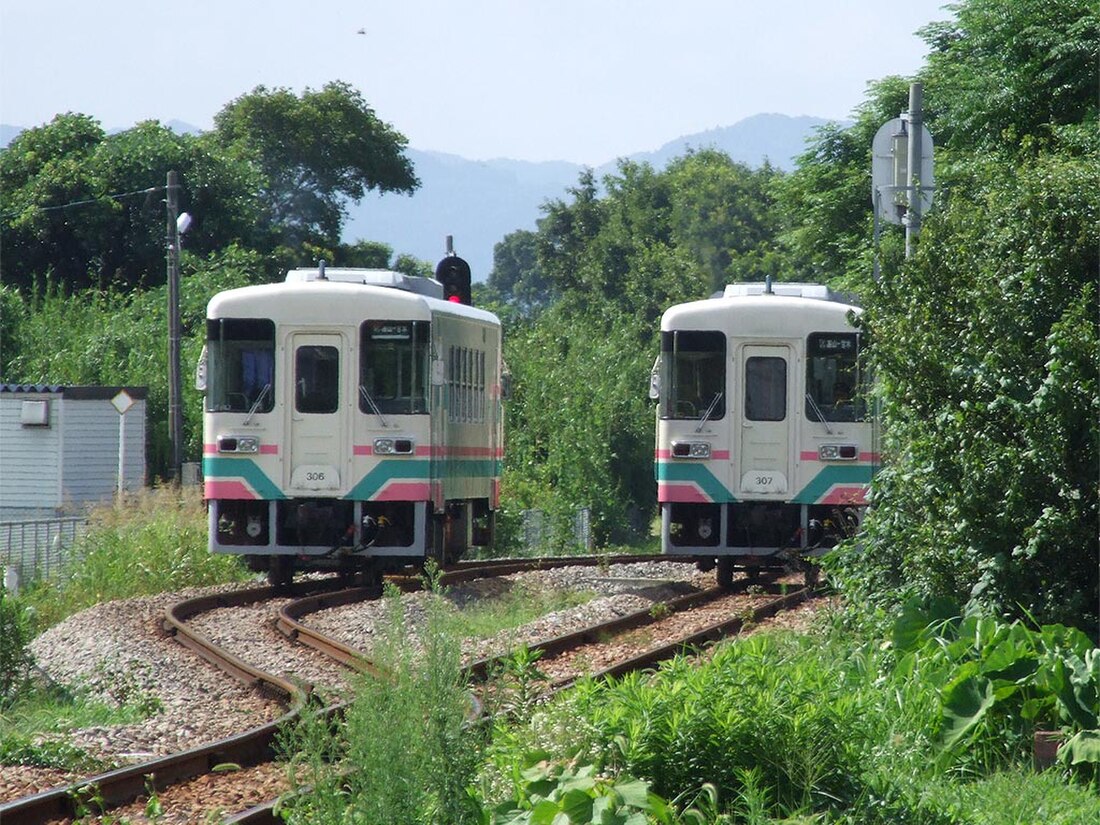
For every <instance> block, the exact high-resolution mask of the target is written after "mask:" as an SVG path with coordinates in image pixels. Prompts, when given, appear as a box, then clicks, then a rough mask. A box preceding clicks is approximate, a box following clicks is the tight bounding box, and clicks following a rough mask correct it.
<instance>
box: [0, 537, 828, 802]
mask: <svg viewBox="0 0 1100 825" xmlns="http://www.w3.org/2000/svg"><path fill="white" fill-rule="evenodd" d="M644 559H645V560H652V559H653V557H644ZM639 560H642V559H640V558H639V557H636V556H621V557H614V558H612V559H609V558H608V557H589V558H578V559H536V560H526V561H514V560H510V561H497V562H491V563H488V564H485V563H465V564H462V565H458V566H456V567H454V568H452V569H449V570H448V571H446V572H445V573H444V576H443V579H442V581H443V583H445V584H448V585H453V584H456V583H459V582H463V581H470V580H472V579H476V578H481V577H486V576H490V575H506V574H507V573H513V572H520V571H522V570H531V569H540V568H547V567H551V566H565V565H568V566H573V565H582V564H583V565H589V566H592V565H603V564H611V563H627V562H637V561H639ZM404 585H405V586H406V587H411V586H412V584H411V583H410V582H408V581H406V582H405V583H404ZM338 587H339V584H338V582H335V581H333V582H324V583H321V584H318V585H313V586H311V587H310V589H309V591H308V592H305V593H304V595H302V596H301V597H300V598H297V599H295V600H293V601H289V602H287V603H286V604H284V605H283V606H282V607H281V609H280V610H279V616H278V619H277V626H278V629H279V630H280V631H281V632H282V633H283V634H284V635H286V636H287V637H288V638H291V639H294V640H296V641H298V642H299V643H302V644H304V645H308V646H310V647H312V648H315V649H317V650H320V651H321V652H323V653H324V654H325V655H326V656H328V657H330V658H332V659H335V660H336V661H338V662H341V663H343V664H345V665H347V666H349V667H353V668H355V669H357V670H370V669H371V668H372V664H371V663H370V661H369V659H368V658H367V657H366V656H365V655H364V654H363V653H362V652H360V651H358V650H355V649H354V648H352V647H350V646H348V645H346V644H343V643H341V642H338V641H336V640H334V639H331V638H329V637H327V636H326V635H325V634H323V633H320V632H319V631H316V630H315V629H313V628H310V627H309V625H308V624H306V623H304V622H303V621H302V618H303V617H305V616H307V615H308V614H310V613H313V612H316V611H318V610H323V609H328V608H332V607H338V606H340V605H348V604H354V603H357V602H360V601H362V600H364V599H369V598H374V597H376V596H377V595H378V590H377V588H374V589H371V588H351V589H344V590H338V589H337V588H338ZM281 595H285V594H282V593H279V592H278V591H276V590H274V589H273V588H270V587H262V588H252V589H249V590H242V591H237V592H235V593H230V594H220V595H215V596H205V597H201V598H198V599H192V600H188V601H186V602H181V603H180V604H177V605H175V606H174V607H173V608H172V609H171V610H170V611H168V614H167V615H166V617H165V627H166V628H167V629H168V630H169V632H171V633H173V634H174V636H175V638H176V640H177V641H179V642H180V643H182V644H183V645H185V646H186V647H188V648H190V649H191V650H193V651H194V652H195V653H196V654H198V655H199V656H201V657H202V658H203V659H205V660H207V661H209V662H211V663H212V664H214V665H215V666H216V667H218V668H220V669H221V670H223V671H224V672H226V673H227V674H229V675H231V676H232V677H233V678H235V679H237V680H239V681H241V682H243V683H245V684H248V685H250V686H251V687H252V688H253V689H255V690H258V691H261V692H262V693H264V694H265V695H269V696H274V697H276V698H277V699H279V700H280V701H281V702H282V704H283V705H284V706H285V707H286V709H287V711H286V713H285V714H284V715H283V716H282V717H281V718H279V719H277V720H275V721H274V722H272V723H269V724H267V725H264V726H261V727H258V728H255V729H253V730H250V731H246V732H244V733H241V734H239V735H237V736H233V737H229V738H227V739H224V740H220V741H218V742H215V743H212V744H210V745H207V746H204V747H201V748H195V749H193V750H191V751H187V752H184V753H179V754H174V755H172V756H167V757H163V758H161V759H156V760H153V761H151V762H145V763H142V764H140V765H135V766H131V767H128V768H124V769H120V770H117V771H110V772H107V773H104V774H100V775H99V776H95V777H89V778H88V779H86V780H84V781H82V782H80V783H75V784H73V785H69V786H66V787H63V788H56V789H53V790H50V791H46V792H44V793H40V794H36V795H34V796H31V797H25V798H23V799H20V800H15V801H14V802H11V803H6V804H3V805H0V820H2V821H3V822H5V823H6V822H9V821H10V822H27V823H40V822H41V823H49V822H58V821H63V820H65V819H68V818H72V817H73V816H74V815H75V814H76V813H77V811H78V807H77V801H76V800H79V799H80V798H81V794H82V793H83V792H81V791H80V790H78V789H79V788H82V787H84V788H86V787H88V786H94V787H95V789H96V790H95V796H96V799H97V800H98V801H99V804H100V805H101V806H103V807H104V808H114V807H115V806H118V805H122V804H125V803H127V802H130V801H132V800H134V799H135V798H137V797H138V796H140V795H141V794H145V793H148V792H149V791H150V790H151V789H152V790H155V791H156V792H158V793H160V792H163V791H164V790H165V789H167V788H169V787H170V786H173V785H178V784H179V783H183V782H186V781H188V780H189V779H193V778H194V777H209V776H212V775H213V774H212V772H214V769H215V768H216V767H218V766H220V765H227V764H228V765H232V766H234V770H235V771H237V769H239V773H240V776H239V777H238V778H240V779H244V778H245V777H246V776H247V774H246V772H247V771H249V770H252V769H253V766H257V765H263V764H265V763H269V762H270V761H271V760H272V759H273V746H274V741H275V736H276V735H277V732H278V730H279V729H280V727H281V726H282V725H285V724H286V723H287V722H289V721H291V720H292V719H293V718H294V717H295V715H296V713H297V710H298V708H300V707H301V705H302V704H303V702H304V701H305V699H306V696H307V695H308V693H309V691H310V687H311V686H309V685H303V684H301V683H299V682H298V681H296V680H292V679H287V678H284V677H281V676H278V675H276V674H272V673H269V672H266V671H263V670H261V669H259V668H257V667H255V666H253V665H251V664H249V663H248V662H245V661H244V660H243V659H241V658H240V657H238V656H235V655H233V654H232V653H230V652H228V651H226V650H224V649H222V648H221V647H220V646H219V645H217V644H215V643H214V642H212V641H211V640H210V639H209V638H207V637H206V636H205V635H204V634H202V633H201V632H199V631H198V630H196V629H195V627H194V625H193V623H192V620H193V619H194V618H195V617H197V616H200V615H202V614H204V613H209V612H210V611H215V610H220V609H224V608H235V607H241V606H244V605H250V604H256V603H262V602H268V601H270V600H272V599H274V598H276V597H278V596H281ZM806 595H808V592H807V591H805V590H796V591H794V592H791V593H789V594H787V595H785V596H781V597H780V598H778V599H777V598H775V597H774V596H770V597H769V596H768V595H767V594H757V597H756V601H757V602H760V604H759V605H758V606H756V607H754V608H753V610H754V611H756V612H755V613H754V614H752V615H753V616H754V617H755V619H754V620H759V619H760V618H762V617H763V616H764V615H767V614H768V613H774V612H777V611H779V610H782V609H784V608H785V607H786V606H789V605H791V604H794V603H796V602H798V601H801V600H802V599H804V598H805V597H806ZM744 597H745V594H739V593H735V592H731V591H729V590H723V589H720V588H713V589H711V590H708V591H705V592H703V593H697V594H692V595H690V596H687V597H682V598H680V599H674V600H670V601H668V602H666V603H663V607H662V609H661V610H660V611H638V612H637V613H635V614H632V615H629V616H625V617H622V618H620V619H616V620H614V621H612V622H605V623H602V624H600V625H597V626H594V627H590V628H585V629H584V630H582V631H579V632H577V633H571V634H565V635H562V636H559V637H556V638H553V639H548V640H545V641H543V642H541V643H540V644H539V645H537V646H532V647H537V648H538V649H540V650H541V651H542V656H543V659H542V660H541V661H540V666H541V665H543V664H548V663H550V662H555V664H554V669H555V672H556V673H558V675H557V676H556V677H555V678H554V680H553V684H552V685H551V686H550V687H549V688H548V689H551V690H552V689H560V688H561V687H563V686H565V685H567V684H569V683H571V682H572V680H573V679H574V678H576V676H577V675H578V671H576V669H574V670H573V671H572V672H570V671H568V669H567V668H566V669H565V670H562V669H561V668H560V667H559V665H560V663H561V662H562V661H566V658H567V657H568V654H569V651H576V650H577V649H578V648H582V647H584V648H588V649H589V650H590V651H591V650H592V649H594V648H593V647H592V646H593V645H596V644H603V645H605V646H606V645H608V644H609V641H610V640H612V639H614V638H616V637H619V636H621V634H623V633H629V632H633V631H637V630H638V628H643V627H646V626H651V627H653V626H656V625H657V624H659V623H660V622H667V621H671V620H672V619H674V618H676V617H679V616H683V615H686V614H687V613H688V611H692V610H697V609H699V608H700V605H702V604H707V603H710V604H715V603H718V602H720V601H721V600H722V599H729V598H742V599H743V598H744ZM722 609H723V608H718V610H719V611H720V610H722ZM725 609H727V610H729V609H731V608H725ZM747 615H748V614H747V613H746V611H745V610H743V609H737V613H736V615H735V616H734V617H733V618H730V614H729V613H728V612H727V613H726V619H725V620H723V621H714V622H705V623H703V624H704V626H702V627H700V626H698V625H699V624H700V623H699V622H698V621H697V622H696V623H695V625H696V626H695V627H694V628H692V629H691V630H690V632H685V633H683V634H682V635H681V636H679V637H677V638H676V639H674V640H672V641H668V642H666V643H665V644H664V645H662V646H656V647H651V648H648V649H646V650H645V651H644V652H642V653H641V654H637V655H634V656H630V657H626V658H624V657H623V656H622V655H621V652H620V653H619V654H613V655H612V658H613V659H614V661H613V663H612V664H609V665H608V666H607V667H604V668H601V669H599V670H598V671H597V672H596V675H604V674H607V675H610V674H615V673H623V672H626V671H627V670H630V669H636V668H644V667H648V666H651V665H652V664H654V663H655V662H657V661H660V660H661V659H662V658H667V657H668V656H671V655H674V653H676V652H678V651H680V650H684V649H685V647H688V646H692V645H697V644H701V643H703V642H705V641H710V640H713V639H716V638H720V637H721V636H723V635H729V634H731V633H736V632H737V630H738V628H739V627H740V623H741V622H742V621H743V620H744V619H745V617H746V616H747ZM624 644H625V646H626V647H627V648H629V647H630V645H632V644H633V645H635V647H636V645H637V642H636V641H635V642H626V643H624ZM575 655H576V654H575ZM582 657H583V654H582ZM594 658H595V657H594V656H593V655H592V654H591V653H589V654H588V656H587V660H588V661H589V662H591V661H592V660H593V659H594ZM492 669H493V659H485V660H482V661H479V662H476V663H474V664H473V665H472V671H473V673H474V674H475V675H476V676H478V677H480V678H482V679H484V678H486V677H487V674H489V673H490V672H491V671H492ZM562 674H564V675H562ZM329 712H337V708H336V707H331V708H329ZM150 775H152V776H153V777H154V778H153V779H152V780H150V778H149V777H150ZM85 795H86V793H85ZM265 811H266V813H265ZM240 816H241V817H242V818H237V819H232V818H231V819H229V820H226V821H241V822H265V821H267V822H270V821H274V820H273V819H272V818H271V813H270V803H269V804H268V805H267V806H263V805H261V806H259V807H257V808H254V809H251V812H250V813H246V814H242V815H240Z"/></svg>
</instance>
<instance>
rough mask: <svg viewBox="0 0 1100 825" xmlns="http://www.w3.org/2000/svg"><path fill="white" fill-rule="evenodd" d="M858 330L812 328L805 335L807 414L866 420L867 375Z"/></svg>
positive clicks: (829, 418)
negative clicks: (812, 329) (841, 330)
mask: <svg viewBox="0 0 1100 825" xmlns="http://www.w3.org/2000/svg"><path fill="white" fill-rule="evenodd" d="M860 347H861V340H860V336H859V333H856V332H812V333H810V335H809V337H808V338H807V339H806V417H807V418H809V419H810V420H811V421H821V420H825V421H863V420H864V419H865V418H866V416H867V404H866V400H865V399H866V392H865V390H866V387H865V384H866V375H865V372H864V370H862V369H861V365H860V357H859V356H860Z"/></svg>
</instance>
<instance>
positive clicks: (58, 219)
mask: <svg viewBox="0 0 1100 825" xmlns="http://www.w3.org/2000/svg"><path fill="white" fill-rule="evenodd" d="M169 170H176V171H178V172H179V173H180V180H181V193H180V195H181V197H180V205H181V208H182V209H184V210H189V211H191V212H192V213H193V214H194V215H195V217H196V218H197V220H196V223H195V226H194V227H193V229H192V231H191V232H190V233H189V234H188V236H187V238H186V243H187V246H188V247H189V248H191V249H193V250H195V251H196V252H200V253H206V252H209V251H212V250H213V249H217V248H222V247H224V246H226V245H227V244H229V243H231V242H232V241H233V240H235V239H237V238H240V237H242V236H243V235H245V234H247V233H248V232H251V231H252V229H251V228H252V227H253V226H254V225H255V223H256V219H257V212H256V211H255V204H254V203H253V202H252V201H251V200H250V199H249V198H248V196H247V193H248V192H250V191H251V190H252V189H253V188H254V184H255V182H256V180H257V178H256V176H255V175H254V173H253V172H252V171H251V169H250V167H248V166H247V165H246V164H243V163H242V162H240V161H235V160H233V159H231V158H230V157H229V156H227V155H224V154H222V155H211V154H209V153H208V152H206V151H205V149H204V148H203V147H202V146H201V145H200V144H199V143H198V142H197V141H196V140H195V139H194V138H192V137H189V136H186V135H176V134H174V133H173V132H172V131H171V130H169V129H168V128H167V127H164V126H161V125H160V124H158V123H156V122H154V121H148V122H144V123H139V124H137V126H135V127H134V128H132V129H128V130H126V131H123V132H119V133H117V134H114V135H106V134H104V132H103V130H102V129H101V128H100V126H99V124H98V123H96V122H95V121H94V120H92V119H91V118H89V117H87V116H85V115H74V114H66V115H59V116H57V117H56V118H54V120H53V121H51V122H50V123H49V124H47V125H45V126H42V127H39V128H36V129H28V130H26V131H25V132H23V133H21V134H20V135H19V136H18V137H17V138H16V139H15V140H14V141H12V143H11V144H10V145H9V146H8V148H7V149H6V150H4V151H3V152H0V237H2V240H3V247H4V255H3V260H2V261H0V267H2V271H0V274H2V276H3V279H4V281H5V283H8V284H10V285H13V286H29V285H31V284H32V283H33V282H35V280H36V279H37V280H39V281H41V280H42V279H44V278H45V277H46V276H47V274H49V275H50V276H52V277H53V278H54V279H56V280H57V281H58V282H59V283H62V284H65V285H66V286H67V287H68V288H71V289H82V288H84V287H86V286H92V285H94V286H97V287H105V286H107V285H109V284H117V285H119V286H122V287H126V288H130V287H134V286H138V285H147V286H149V285H156V284H161V283H164V280H165V269H166V268H165V263H164V236H165V221H166V212H165V208H164V197H165V194H164V186H165V182H166V179H167V175H168V171H169Z"/></svg>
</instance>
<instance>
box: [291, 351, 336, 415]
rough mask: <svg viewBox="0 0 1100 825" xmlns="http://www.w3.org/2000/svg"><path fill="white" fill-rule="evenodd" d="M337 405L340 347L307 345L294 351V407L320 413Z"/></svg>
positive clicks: (300, 410) (334, 410) (301, 410)
mask: <svg viewBox="0 0 1100 825" xmlns="http://www.w3.org/2000/svg"><path fill="white" fill-rule="evenodd" d="M339 405H340V350H338V349H336V347H326V346H321V345H317V344H309V345H305V346H300V347H298V349H297V351H296V352H295V353H294V408H295V409H296V410H297V411H298V412H300V413H311V414H315V415H323V414H328V413H334V412H336V408H337V407H338V406H339Z"/></svg>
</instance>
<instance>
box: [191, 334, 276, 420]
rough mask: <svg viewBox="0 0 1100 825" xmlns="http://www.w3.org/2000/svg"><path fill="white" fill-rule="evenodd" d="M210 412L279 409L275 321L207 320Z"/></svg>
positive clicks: (207, 396) (263, 411)
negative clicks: (276, 385) (277, 407)
mask: <svg viewBox="0 0 1100 825" xmlns="http://www.w3.org/2000/svg"><path fill="white" fill-rule="evenodd" d="M206 350H207V383H206V387H207V389H206V410H207V412H243V413H249V412H260V413H267V412H271V411H272V410H273V409H274V408H275V386H274V384H275V324H274V322H272V321H270V320H268V319H266V318H209V319H207V321H206Z"/></svg>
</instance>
